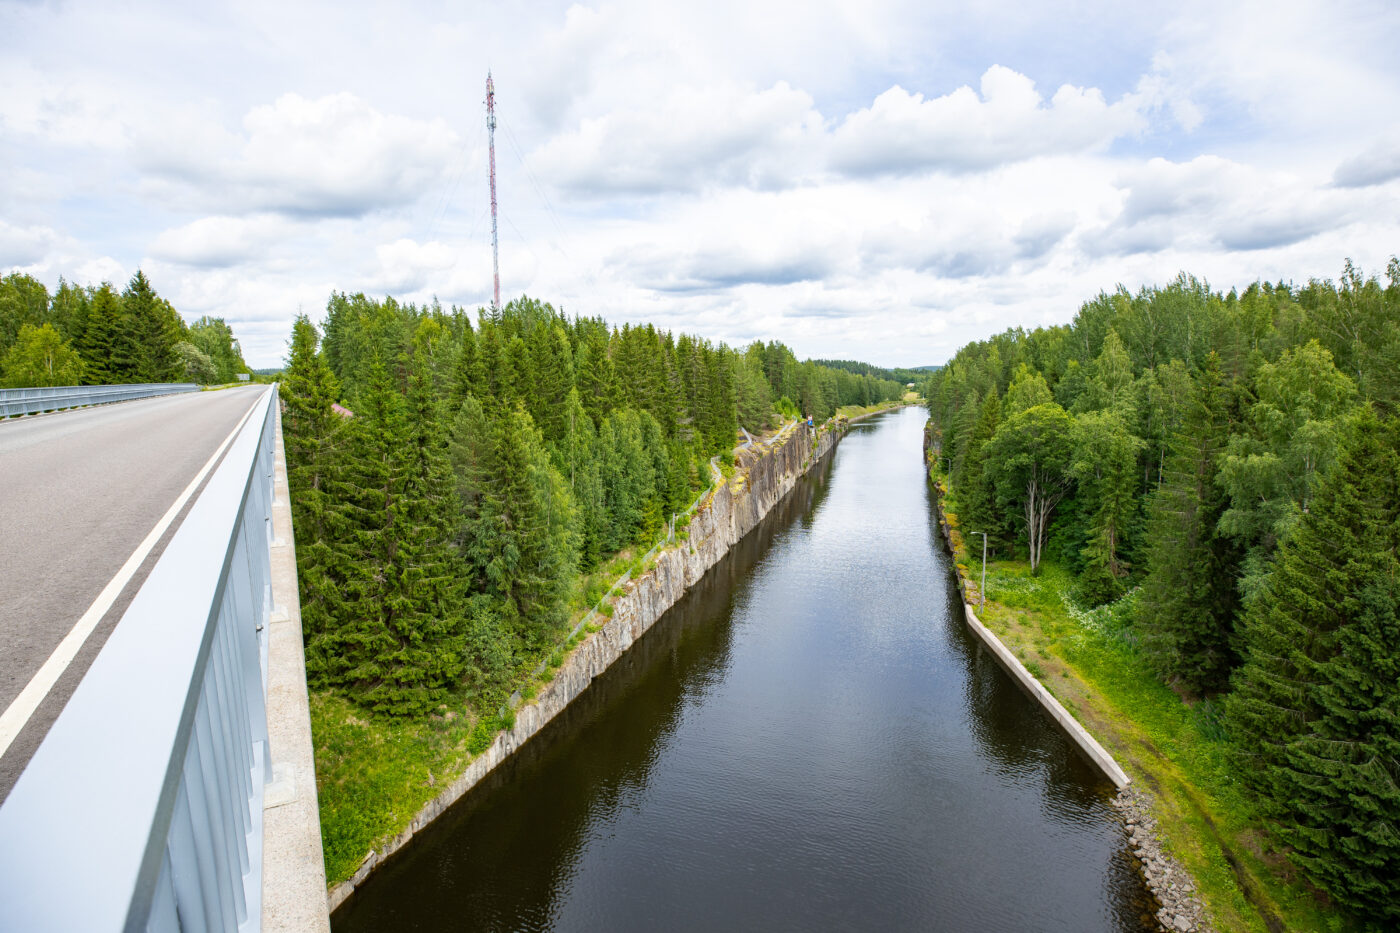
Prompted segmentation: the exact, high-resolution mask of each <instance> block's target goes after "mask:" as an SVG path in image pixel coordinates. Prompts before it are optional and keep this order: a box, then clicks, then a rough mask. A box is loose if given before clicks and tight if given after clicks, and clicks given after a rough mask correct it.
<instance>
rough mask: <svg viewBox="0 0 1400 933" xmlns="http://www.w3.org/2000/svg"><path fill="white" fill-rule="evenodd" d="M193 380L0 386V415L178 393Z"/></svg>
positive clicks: (193, 387)
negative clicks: (6, 387)
mask: <svg viewBox="0 0 1400 933" xmlns="http://www.w3.org/2000/svg"><path fill="white" fill-rule="evenodd" d="M198 390H199V386H197V385H195V384H194V383H193V382H156V383H140V384H135V385H117V386H49V387H44V388H36V389H0V418H7V417H12V416H15V415H34V414H38V413H39V412H44V411H59V410H61V409H64V408H81V407H83V406H84V405H106V404H108V403H109V402H126V401H130V400H131V399H138V398H151V397H153V396H157V395H175V394H176V393H179V392H197V391H198Z"/></svg>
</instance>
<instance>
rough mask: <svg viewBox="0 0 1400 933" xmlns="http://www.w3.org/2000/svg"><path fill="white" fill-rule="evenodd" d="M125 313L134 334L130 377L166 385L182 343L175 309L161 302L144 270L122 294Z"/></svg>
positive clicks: (127, 327) (138, 272)
mask: <svg viewBox="0 0 1400 933" xmlns="http://www.w3.org/2000/svg"><path fill="white" fill-rule="evenodd" d="M122 310H123V311H124V312H125V321H126V329H127V332H128V333H129V334H130V338H129V339H130V341H131V354H132V365H131V369H130V376H131V378H132V380H133V381H136V382H165V381H167V380H169V379H172V378H174V376H175V372H176V367H177V360H176V357H175V344H176V343H177V342H178V340H179V336H180V335H179V331H178V320H179V316H178V315H175V318H176V320H175V321H172V320H171V315H172V314H174V310H173V309H172V308H170V306H169V305H168V304H167V303H165V302H164V301H162V300H161V299H160V296H159V295H157V294H156V291H155V289H154V288H152V287H151V282H150V280H149V279H147V278H146V274H145V273H144V272H142V271H141V270H140V269H137V270H136V274H135V275H133V276H132V277H131V281H130V282H129V283H128V284H127V286H126V291H124V292H123V293H122Z"/></svg>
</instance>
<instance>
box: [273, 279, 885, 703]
mask: <svg viewBox="0 0 1400 933" xmlns="http://www.w3.org/2000/svg"><path fill="white" fill-rule="evenodd" d="M323 331H324V332H323V334H318V332H317V329H316V327H315V326H314V325H313V324H312V323H311V322H310V320H309V319H308V318H307V317H305V316H302V317H300V318H298V319H297V322H296V325H295V327H294V328H293V333H292V342H291V350H290V354H289V357H288V361H287V367H286V370H285V371H284V374H283V393H282V394H283V398H284V400H285V403H286V417H285V425H286V431H285V436H286V443H287V458H288V467H289V478H290V482H291V487H292V504H293V510H294V517H295V524H296V529H297V558H298V570H299V575H300V582H301V605H302V617H303V620H304V624H305V628H306V636H307V670H308V674H309V676H310V678H311V680H312V683H313V684H314V685H316V686H317V687H319V688H324V689H334V690H337V691H339V692H341V693H343V694H344V695H346V696H348V697H349V698H351V699H352V700H354V701H355V702H358V703H359V704H361V705H362V706H364V707H367V708H369V709H371V710H374V711H378V712H383V713H386V714H391V715H407V716H414V715H421V714H424V713H427V712H431V711H433V710H434V709H436V708H438V707H439V705H440V704H441V703H443V702H444V701H445V700H446V699H448V698H449V696H451V695H454V694H456V695H457V696H458V697H459V698H462V699H465V700H466V701H467V702H469V703H470V702H482V701H484V700H483V698H490V697H492V696H494V695H495V694H494V693H493V691H498V690H500V689H501V688H502V687H503V685H504V684H505V683H506V682H507V681H508V679H509V676H510V674H511V672H512V671H515V670H516V669H518V667H519V666H520V665H522V664H525V663H532V662H531V661H529V659H530V658H534V657H537V656H538V652H540V651H541V650H544V649H546V648H547V647H548V646H550V645H552V644H553V639H556V638H557V636H558V635H559V634H560V633H561V631H562V630H563V629H564V626H565V624H566V620H567V615H568V597H569V593H570V590H571V587H572V586H573V585H574V582H575V579H576V578H577V575H578V573H579V572H580V571H581V570H585V571H586V570H589V569H590V568H593V567H595V566H597V565H598V564H599V562H600V561H602V560H604V559H605V558H608V557H610V556H611V555H613V554H614V553H615V552H617V551H619V550H620V549H623V548H626V547H628V546H630V545H649V544H650V543H651V542H653V541H655V540H656V539H657V537H658V536H659V534H660V532H661V529H662V528H663V526H664V525H665V524H666V523H667V521H668V520H669V519H670V517H671V514H672V513H673V512H677V511H680V510H683V509H684V508H685V507H686V506H687V505H688V504H689V502H690V501H691V500H692V499H693V497H694V496H695V494H696V493H697V492H698V491H699V490H701V489H703V488H705V487H707V486H708V485H709V483H710V481H711V474H710V467H709V460H710V458H711V457H712V456H714V455H716V454H723V453H726V452H728V451H730V450H731V449H732V448H733V447H734V445H735V443H736V432H737V428H738V426H739V425H741V424H742V425H744V426H745V427H748V428H752V429H754V430H761V429H763V428H765V427H767V426H769V425H772V424H774V423H775V422H776V420H777V419H778V418H779V417H781V415H779V414H778V413H777V411H775V409H776V410H778V411H785V412H786V414H787V416H788V417H795V416H796V415H797V414H798V413H799V412H800V413H801V414H804V415H805V414H809V413H810V414H811V415H812V417H814V418H818V419H822V418H826V417H828V416H829V415H831V414H832V413H833V412H834V411H835V410H836V408H837V407H839V406H842V405H850V404H860V405H866V404H873V403H876V402H881V401H885V400H889V399H893V398H898V397H899V396H900V395H901V394H902V392H903V387H902V386H900V385H899V384H897V383H894V382H889V381H885V380H879V379H875V378H873V377H869V376H857V375H855V374H852V373H847V372H844V371H838V370H832V369H828V368H825V367H821V366H817V365H816V364H813V363H810V362H806V363H799V362H798V361H797V360H796V359H795V358H794V356H793V354H792V352H791V351H790V350H789V349H788V348H787V347H785V346H783V345H782V344H778V343H769V344H762V343H755V344H753V345H751V346H749V347H748V348H747V349H745V350H743V351H737V350H733V349H730V348H729V347H726V346H724V345H722V344H721V345H716V344H712V343H711V342H710V341H708V340H704V339H701V338H697V337H692V336H690V335H687V334H680V335H672V334H671V333H669V332H666V331H660V330H657V329H656V328H654V327H652V326H651V325H645V326H634V325H625V326H623V327H621V328H614V327H609V326H608V325H607V324H606V323H605V322H604V321H603V320H602V319H601V318H596V317H594V318H586V317H575V318H573V319H570V318H567V317H566V316H565V315H564V314H563V313H562V312H559V311H556V310H555V309H554V308H552V307H551V306H550V305H548V304H544V303H541V302H538V301H534V300H531V299H528V298H522V299H520V300H518V301H514V302H511V303H509V304H508V305H506V307H505V308H504V309H502V310H500V311H499V312H494V313H485V312H483V313H481V314H480V315H478V317H477V320H476V322H475V323H473V321H472V316H471V315H469V314H468V313H467V312H466V311H464V310H463V309H460V308H455V307H454V308H451V309H443V308H442V307H440V306H439V305H437V304H436V303H434V304H433V305H431V306H428V307H419V306H415V305H411V304H400V303H398V302H395V301H394V300H393V299H386V300H383V301H376V300H371V299H368V298H366V297H365V296H363V295H345V294H335V295H332V296H331V299H330V301H329V303H328V306H327V312H326V317H325V320H324V323H323Z"/></svg>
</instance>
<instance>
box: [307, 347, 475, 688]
mask: <svg viewBox="0 0 1400 933" xmlns="http://www.w3.org/2000/svg"><path fill="white" fill-rule="evenodd" d="M430 384H431V381H430V378H429V377H428V375H427V373H426V372H425V371H423V370H421V369H420V370H418V371H416V372H415V373H414V374H413V376H412V379H411V383H410V398H409V401H408V402H407V403H406V402H405V400H404V398H403V397H402V396H401V395H399V394H398V392H396V391H395V390H394V388H393V385H392V382H391V378H390V376H389V373H388V370H387V368H386V367H385V366H384V365H383V364H382V363H379V362H377V361H376V362H373V363H372V364H371V365H370V367H369V380H368V384H367V386H366V388H365V391H364V394H363V396H362V398H361V401H360V404H359V407H358V408H357V410H356V412H355V418H354V419H352V420H351V422H350V424H351V425H352V426H353V427H352V429H351V431H350V441H351V442H350V444H349V451H348V453H349V456H348V457H347V458H346V460H345V462H344V468H343V469H344V481H343V483H341V484H340V492H341V498H340V512H341V515H340V516H338V517H337V522H336V523H335V524H336V526H337V527H338V528H339V529H340V530H341V531H342V534H340V535H338V536H337V540H336V542H335V544H334V551H335V555H334V561H335V563H334V566H335V573H336V576H337V577H338V581H337V582H338V583H339V585H340V590H341V592H342V594H343V597H342V598H341V599H340V600H339V603H338V605H337V606H336V609H337V610H338V611H337V613H336V617H335V618H334V619H331V620H328V624H327V626H326V629H325V630H324V631H321V632H319V633H317V634H315V635H313V637H312V639H311V644H310V645H309V646H308V647H309V652H308V653H309V655H311V657H312V658H313V659H314V664H311V662H309V664H311V666H312V667H314V670H315V672H316V673H318V674H319V675H320V677H319V679H320V680H321V681H322V682H327V683H331V684H334V685H336V686H338V687H340V688H342V689H343V690H345V691H346V692H347V693H348V694H349V695H350V696H351V697H352V698H353V699H354V700H356V701H357V702H359V703H361V704H363V705H365V706H367V707H369V708H370V709H373V710H376V711H381V712H385V713H389V714H392V715H418V714H422V713H425V712H429V711H431V710H432V709H433V708H434V707H435V706H436V705H437V704H438V703H440V702H441V701H442V700H443V699H444V698H445V697H446V694H447V690H448V689H449V688H450V686H451V685H452V684H453V683H454V682H455V679H456V678H457V676H458V675H460V673H461V671H462V669H463V667H464V658H463V644H462V641H463V639H462V629H463V627H464V622H463V618H462V614H463V608H464V607H463V603H462V594H461V592H460V589H459V588H458V584H457V583H456V582H455V581H456V580H457V579H458V577H459V576H460V575H459V574H458V573H457V570H456V551H455V550H454V549H452V548H451V547H450V546H449V534H450V527H451V526H450V523H451V519H452V516H453V515H454V514H455V511H456V506H455V500H454V499H453V497H452V495H451V493H452V488H451V485H450V483H448V482H446V477H447V468H446V450H445V445H444V444H443V442H442V440H441V432H440V429H439V428H438V426H437V423H436V412H435V411H434V409H433V405H432V402H431V397H430V395H429V388H428V387H429V386H430Z"/></svg>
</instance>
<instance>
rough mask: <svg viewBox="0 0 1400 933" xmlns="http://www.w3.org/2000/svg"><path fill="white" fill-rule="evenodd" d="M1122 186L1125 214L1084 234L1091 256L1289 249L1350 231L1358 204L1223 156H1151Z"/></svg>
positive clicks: (1345, 196) (1348, 197)
mask: <svg viewBox="0 0 1400 933" xmlns="http://www.w3.org/2000/svg"><path fill="white" fill-rule="evenodd" d="M1117 185H1118V187H1119V188H1120V190H1122V191H1123V192H1124V195H1125V197H1124V200H1123V206H1122V210H1121V212H1119V214H1118V215H1117V216H1116V217H1115V218H1113V220H1112V221H1111V222H1109V223H1108V224H1106V225H1104V226H1102V227H1101V228H1099V229H1097V230H1093V231H1090V232H1088V233H1087V234H1086V235H1085V237H1084V243H1085V245H1086V246H1087V247H1088V248H1089V249H1090V250H1091V251H1092V252H1095V253H1101V254H1110V255H1111V254H1119V255H1121V254H1125V253H1135V252H1156V251H1161V250H1165V249H1170V248H1181V247H1187V248H1192V249H1211V248H1215V249H1224V250H1231V251H1233V250H1243V251H1249V250H1259V249H1269V248H1273V247H1279V246H1288V245H1290V244H1293V243H1298V242H1300V241H1303V240H1306V239H1308V238H1309V237H1312V236H1314V235H1316V234H1318V233H1321V232H1323V231H1326V230H1331V229H1337V228H1340V227H1345V226H1346V225H1347V224H1349V223H1350V222H1351V220H1352V219H1353V217H1354V215H1355V212H1356V207H1357V201H1356V199H1355V197H1353V196H1352V195H1350V194H1349V193H1347V192H1340V191H1336V190H1334V189H1329V188H1327V187H1319V186H1312V185H1310V184H1308V183H1307V182H1306V181H1303V180H1302V179H1299V178H1297V177H1296V176H1292V175H1290V174H1288V173H1278V172H1264V171H1261V170H1259V169H1256V168H1253V167H1251V166H1248V165H1243V164H1240V163H1237V162H1234V161H1231V160H1228V159H1222V158H1219V157H1217V156H1200V157H1198V158H1195V159H1192V160H1190V161H1189V162H1184V163H1176V162H1170V161H1168V160H1166V159H1151V160H1149V161H1148V162H1147V163H1145V164H1143V165H1140V166H1134V167H1131V168H1129V169H1127V170H1125V171H1123V172H1122V174H1121V175H1120V177H1119V179H1118V180H1117Z"/></svg>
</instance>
